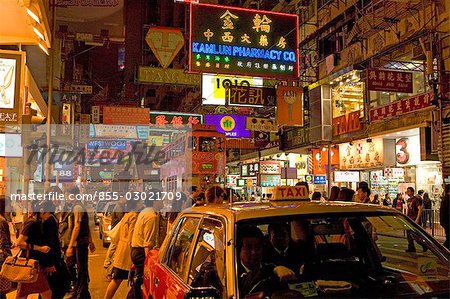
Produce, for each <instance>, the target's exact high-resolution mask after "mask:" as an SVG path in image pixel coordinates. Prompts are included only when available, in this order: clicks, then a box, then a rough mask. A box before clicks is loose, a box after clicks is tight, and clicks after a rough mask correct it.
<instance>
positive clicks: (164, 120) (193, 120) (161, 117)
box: [150, 111, 203, 128]
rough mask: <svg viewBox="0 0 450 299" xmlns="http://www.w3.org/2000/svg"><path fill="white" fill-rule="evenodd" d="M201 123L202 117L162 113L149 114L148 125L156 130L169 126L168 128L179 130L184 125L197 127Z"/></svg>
mask: <svg viewBox="0 0 450 299" xmlns="http://www.w3.org/2000/svg"><path fill="white" fill-rule="evenodd" d="M202 123H203V115H201V114H188V113H170V112H163V111H152V112H150V125H154V126H155V127H158V128H164V127H166V125H169V126H170V128H178V127H179V128H181V127H184V126H186V125H197V124H202Z"/></svg>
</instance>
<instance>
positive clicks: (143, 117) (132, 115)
mask: <svg viewBox="0 0 450 299" xmlns="http://www.w3.org/2000/svg"><path fill="white" fill-rule="evenodd" d="M149 123H150V109H148V108H136V107H113V106H104V107H103V124H105V125H112V124H117V125H148V124H149Z"/></svg>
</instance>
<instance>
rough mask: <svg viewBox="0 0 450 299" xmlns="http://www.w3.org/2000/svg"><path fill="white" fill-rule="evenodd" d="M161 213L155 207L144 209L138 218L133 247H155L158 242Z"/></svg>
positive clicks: (132, 242) (132, 241)
mask: <svg viewBox="0 0 450 299" xmlns="http://www.w3.org/2000/svg"><path fill="white" fill-rule="evenodd" d="M158 232H159V215H158V214H157V213H156V212H155V210H153V208H150V207H149V208H145V209H143V210H142V211H141V212H140V213H139V215H138V218H137V220H136V226H135V227H134V232H133V238H132V239H131V247H146V248H150V249H153V248H154V247H155V246H156V245H157V244H158V243H157V242H158V240H157V239H158Z"/></svg>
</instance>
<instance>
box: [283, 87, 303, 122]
mask: <svg viewBox="0 0 450 299" xmlns="http://www.w3.org/2000/svg"><path fill="white" fill-rule="evenodd" d="M277 119H278V124H279V125H281V126H303V90H302V88H301V87H294V86H278V87H277Z"/></svg>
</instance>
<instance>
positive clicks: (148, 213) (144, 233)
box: [127, 191, 164, 299]
mask: <svg viewBox="0 0 450 299" xmlns="http://www.w3.org/2000/svg"><path fill="white" fill-rule="evenodd" d="M155 192H159V191H155ZM144 204H145V205H146V207H145V208H144V209H143V210H142V211H140V212H139V215H138V216H137V220H136V224H135V226H134V231H133V236H132V239H131V261H132V263H133V265H134V268H135V273H134V278H133V280H132V287H131V289H130V293H129V294H128V296H127V298H138V299H139V298H142V294H141V285H142V283H143V275H144V262H145V257H146V256H147V254H148V253H149V252H150V250H152V249H154V248H156V247H158V246H159V244H160V243H161V242H160V240H159V237H160V236H159V227H160V223H161V222H162V219H161V211H162V209H163V208H164V206H163V202H162V201H153V202H152V201H148V200H147V201H145V202H144Z"/></svg>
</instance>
